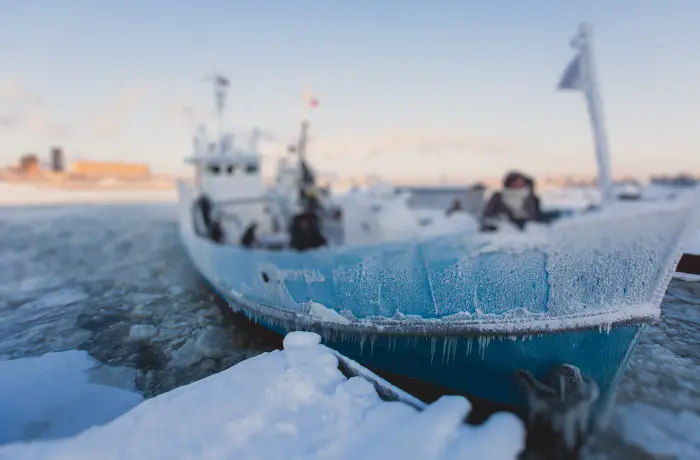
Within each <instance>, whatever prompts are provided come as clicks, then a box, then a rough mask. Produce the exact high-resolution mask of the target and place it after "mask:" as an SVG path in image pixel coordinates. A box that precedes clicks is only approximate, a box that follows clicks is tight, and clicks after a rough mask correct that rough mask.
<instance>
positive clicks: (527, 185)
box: [481, 172, 541, 232]
mask: <svg viewBox="0 0 700 460" xmlns="http://www.w3.org/2000/svg"><path fill="white" fill-rule="evenodd" d="M534 185H535V184H534V180H533V179H531V178H529V177H528V176H526V175H525V174H523V173H520V172H511V173H508V174H507V175H506V177H505V178H504V180H503V188H502V189H501V190H500V191H499V192H496V193H494V194H493V195H492V196H491V199H490V200H489V202H488V203H487V204H486V207H485V208H484V211H483V214H482V219H481V231H485V232H492V231H496V230H498V224H499V222H500V221H502V220H504V219H505V220H507V221H508V222H510V223H512V224H513V225H515V226H516V227H517V228H518V229H520V230H523V229H524V228H525V224H527V222H532V221H540V220H541V211H540V200H539V198H538V197H537V195H536V194H535V192H534Z"/></svg>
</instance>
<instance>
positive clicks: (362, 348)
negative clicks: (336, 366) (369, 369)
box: [360, 334, 365, 356]
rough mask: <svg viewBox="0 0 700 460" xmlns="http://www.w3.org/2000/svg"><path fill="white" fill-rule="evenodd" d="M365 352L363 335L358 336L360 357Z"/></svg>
mask: <svg viewBox="0 0 700 460" xmlns="http://www.w3.org/2000/svg"><path fill="white" fill-rule="evenodd" d="M364 350H365V334H360V356H362V353H363V352H364Z"/></svg>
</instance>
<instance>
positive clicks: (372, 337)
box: [369, 335, 377, 357]
mask: <svg viewBox="0 0 700 460" xmlns="http://www.w3.org/2000/svg"><path fill="white" fill-rule="evenodd" d="M376 339H377V336H376V335H370V336H369V346H370V349H369V350H370V353H369V355H370V357H371V356H374V341H375V340H376Z"/></svg>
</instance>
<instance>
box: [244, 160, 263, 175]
mask: <svg viewBox="0 0 700 460" xmlns="http://www.w3.org/2000/svg"><path fill="white" fill-rule="evenodd" d="M259 170H260V167H259V166H258V165H257V164H254V163H249V164H247V165H246V167H245V172H246V173H247V174H257V173H258V171H259Z"/></svg>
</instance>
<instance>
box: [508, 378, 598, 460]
mask: <svg viewBox="0 0 700 460" xmlns="http://www.w3.org/2000/svg"><path fill="white" fill-rule="evenodd" d="M518 378H519V379H520V382H521V383H522V385H523V387H524V388H525V396H526V398H527V403H528V414H527V415H528V420H527V425H528V439H527V448H526V453H529V456H525V457H523V458H541V459H549V458H552V459H554V458H557V459H561V458H574V459H575V458H578V456H579V453H580V451H581V448H582V447H583V445H584V443H585V442H586V440H587V438H588V436H589V435H590V433H591V431H592V422H591V412H592V410H593V406H594V405H595V404H596V402H597V401H598V399H599V397H600V391H599V389H598V384H597V383H596V382H595V380H593V379H592V378H590V377H587V376H584V375H583V374H582V373H581V370H580V369H579V368H577V367H575V366H572V365H570V364H560V365H558V366H556V367H555V368H553V369H552V370H551V371H550V372H549V373H548V374H547V375H546V376H545V377H544V378H543V379H542V381H539V380H537V379H536V378H535V377H534V376H533V375H532V374H530V373H529V372H527V371H523V370H521V371H518Z"/></svg>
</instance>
